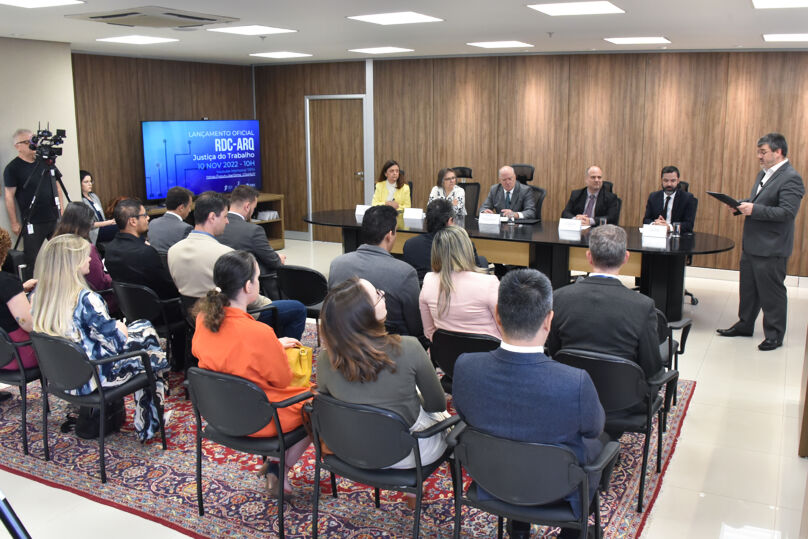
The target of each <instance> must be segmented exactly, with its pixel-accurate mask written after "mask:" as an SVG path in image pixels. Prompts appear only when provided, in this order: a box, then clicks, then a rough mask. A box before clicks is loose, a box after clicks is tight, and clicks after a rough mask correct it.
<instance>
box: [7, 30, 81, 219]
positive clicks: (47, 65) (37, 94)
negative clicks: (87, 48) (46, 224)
mask: <svg viewBox="0 0 808 539" xmlns="http://www.w3.org/2000/svg"><path fill="white" fill-rule="evenodd" d="M39 122H42V128H43V129H44V128H45V126H46V125H47V123H48V122H50V130H51V131H53V132H54V133H55V132H56V129H65V130H67V138H65V142H64V144H62V149H63V154H62V156H61V157H59V158H58V159H57V161H56V166H57V167H58V168H59V170H60V171H61V172H62V176H63V177H62V181H63V182H64V184H65V187H66V188H67V192H68V194H69V195H70V198H71V199H72V200H81V189H80V187H79V151H78V137H77V136H76V135H77V134H76V105H75V99H74V97H73V65H72V62H71V59H70V45H69V44H68V43H53V42H48V41H30V40H26V39H8V38H0V167H2V168H5V166H6V164H8V162H9V161H11V160H12V159H13V158H14V157H16V155H17V151H16V150H15V149H14V145H13V142H14V141H13V140H12V134H13V133H14V131H16V130H17V128H20V127H25V128H28V129H31V130H34V131H35V130H36V129H37V124H38V123H39ZM0 226H2V227H3V228H5V229H6V230H8V231H9V232H11V230H10V227H9V221H8V215H7V213H6V207H5V205H4V204H0Z"/></svg>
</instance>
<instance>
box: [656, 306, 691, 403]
mask: <svg viewBox="0 0 808 539" xmlns="http://www.w3.org/2000/svg"><path fill="white" fill-rule="evenodd" d="M656 314H657V333H658V334H659V355H660V357H661V358H662V364H663V365H664V366H665V368H666V369H669V370H670V369H673V370H675V371H678V370H679V355H680V354H684V353H685V345H686V344H687V336H688V335H689V334H690V328H691V327H692V326H693V321H692V320H691V319H690V318H683V319H681V320H678V321H676V322H668V319H667V317H666V316H665V313H663V312H662V311H660V310H659V309H657V310H656ZM674 331H681V332H682V333H681V334H680V335H679V340H678V341H677V340H676V339H675V338H674V334H673V332H674ZM673 404H674V405H675V404H676V387H675V386H674V388H673Z"/></svg>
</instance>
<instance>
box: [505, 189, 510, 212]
mask: <svg viewBox="0 0 808 539" xmlns="http://www.w3.org/2000/svg"><path fill="white" fill-rule="evenodd" d="M505 209H507V210H509V209H511V192H510V191H508V192H507V193H505Z"/></svg>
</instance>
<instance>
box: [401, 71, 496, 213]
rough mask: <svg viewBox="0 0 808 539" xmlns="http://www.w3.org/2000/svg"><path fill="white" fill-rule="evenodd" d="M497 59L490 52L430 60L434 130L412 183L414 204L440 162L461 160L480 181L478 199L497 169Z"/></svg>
mask: <svg viewBox="0 0 808 539" xmlns="http://www.w3.org/2000/svg"><path fill="white" fill-rule="evenodd" d="M497 62H498V59H497V58H496V57H487V58H447V59H441V60H434V63H433V69H434V71H433V73H434V79H433V80H434V83H433V84H434V86H433V101H432V103H433V105H432V109H433V117H432V125H431V126H430V127H429V128H428V129H430V130H431V131H433V132H434V135H433V136H434V145H433V152H432V156H431V157H432V162H431V163H429V165H431V168H430V169H429V171H428V173H427V174H426V175H425V176H424V177H422V178H419V180H421V181H420V182H419V185H418V186H417V187H416V191H417V193H418V201H419V206H421V207H425V206H426V201H427V200H428V197H429V192H430V190H431V189H432V187H433V186H434V185H435V183H436V181H437V179H438V178H437V173H438V170H440V169H442V168H443V167H455V166H467V167H471V168H472V170H473V175H474V178H473V180H474V181H476V182H479V183H480V187H481V189H480V203H482V201H483V200H485V194H486V193H487V188H486V187H487V186H490V185H492V183H493V182H494V181H496V171H497V155H496V149H497V144H496V141H497V106H498V105H497V103H498V102H499V98H498V95H497Z"/></svg>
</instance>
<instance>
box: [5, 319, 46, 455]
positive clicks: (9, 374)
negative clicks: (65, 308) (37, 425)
mask: <svg viewBox="0 0 808 539" xmlns="http://www.w3.org/2000/svg"><path fill="white" fill-rule="evenodd" d="M30 344H31V341H21V342H14V341H12V340H11V337H9V336H8V333H6V331H5V330H4V329H2V328H0V367H5V366H6V365H8V364H9V363H11V362H12V361H14V360H15V359H16V360H17V368H16V369H2V368H0V382H2V383H4V384H9V385H14V386H17V387H18V388H20V401H21V404H22V406H21V408H22V412H21V414H20V415H21V418H20V421H21V423H20V434H21V436H22V452H23V454H25V455H27V454H28V393H27V389H28V384H29V383H31V382H33V381H34V380H39V383H40V385H41V384H42V375H41V374H40V372H39V367H31V368H28V369H24V368H23V366H22V361H21V360H20V348H22V347H23V346H27V345H30ZM43 413H45V412H43Z"/></svg>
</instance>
